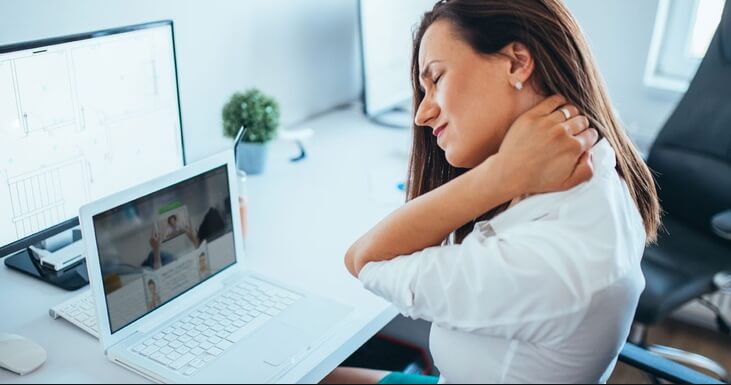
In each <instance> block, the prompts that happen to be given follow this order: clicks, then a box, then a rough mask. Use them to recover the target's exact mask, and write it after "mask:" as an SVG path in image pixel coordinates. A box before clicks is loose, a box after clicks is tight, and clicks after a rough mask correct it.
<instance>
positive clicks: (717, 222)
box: [711, 210, 731, 240]
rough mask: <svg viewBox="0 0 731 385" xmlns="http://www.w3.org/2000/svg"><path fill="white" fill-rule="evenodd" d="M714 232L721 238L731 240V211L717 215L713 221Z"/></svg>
mask: <svg viewBox="0 0 731 385" xmlns="http://www.w3.org/2000/svg"><path fill="white" fill-rule="evenodd" d="M711 225H712V226H713V231H714V232H715V233H716V234H718V236H719V237H721V238H724V239H728V240H731V210H727V211H724V212H722V213H720V214H717V215H716V216H714V217H713V219H712V220H711Z"/></svg>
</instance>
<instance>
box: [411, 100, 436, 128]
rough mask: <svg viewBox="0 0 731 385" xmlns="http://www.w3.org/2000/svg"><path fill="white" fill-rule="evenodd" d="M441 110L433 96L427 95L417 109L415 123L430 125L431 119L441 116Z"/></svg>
mask: <svg viewBox="0 0 731 385" xmlns="http://www.w3.org/2000/svg"><path fill="white" fill-rule="evenodd" d="M439 112H440V110H439V106H438V105H437V104H436V103H434V101H432V100H431V98H429V97H425V98H424V99H423V100H422V101H421V103H420V104H419V108H417V109H416V114H415V115H414V123H415V124H416V125H417V126H428V125H429V122H430V121H433V120H434V119H435V118H436V117H437V116H439Z"/></svg>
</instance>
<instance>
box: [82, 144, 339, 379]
mask: <svg viewBox="0 0 731 385" xmlns="http://www.w3.org/2000/svg"><path fill="white" fill-rule="evenodd" d="M236 181H237V179H236V168H235V165H234V158H233V155H232V153H231V152H226V153H222V154H220V155H216V156H214V157H211V158H209V159H206V160H204V161H201V162H198V163H195V164H193V165H190V166H187V167H185V168H184V169H182V170H180V171H177V172H174V173H171V174H169V175H167V176H164V177H161V178H159V179H156V180H154V181H150V182H147V183H145V184H143V185H140V186H138V187H135V188H132V189H129V190H126V191H123V192H120V193H118V194H115V195H113V196H111V197H108V198H105V199H102V200H99V201H97V202H94V203H91V204H89V205H86V206H84V207H82V208H81V213H80V220H81V226H82V232H83V234H84V241H85V245H86V258H87V263H88V268H89V280H90V283H91V291H92V295H93V299H94V303H95V304H96V305H95V306H96V309H97V314H98V315H99V316H98V320H97V321H98V327H99V334H100V340H101V343H102V346H103V349H104V353H105V354H106V355H107V357H108V358H109V359H110V360H112V361H113V362H115V363H117V364H119V365H122V366H124V367H125V368H127V369H129V370H132V371H134V372H136V373H138V374H141V375H143V376H144V377H146V378H148V379H151V380H153V381H156V382H163V383H201V382H210V383H234V382H236V383H266V382H274V381H276V380H277V379H278V378H280V377H281V376H282V375H284V374H285V373H286V372H287V370H288V369H289V368H291V367H292V366H294V365H295V364H296V363H297V362H298V361H300V360H301V359H303V358H304V357H305V356H306V355H307V354H308V353H309V352H311V351H312V350H314V349H315V348H316V347H318V346H319V345H320V344H322V343H323V342H324V341H325V340H326V339H328V338H329V337H330V336H332V335H333V334H334V332H335V330H336V328H337V327H338V325H339V324H340V323H342V322H343V321H344V320H345V319H346V317H347V316H348V314H349V313H350V311H351V310H352V309H351V308H349V307H347V306H345V305H342V304H338V303H336V302H333V301H331V300H328V299H325V298H321V297H318V296H316V295H312V294H309V293H307V292H306V291H305V290H301V289H299V288H295V287H290V286H288V285H286V284H281V283H277V282H274V281H271V280H269V279H267V278H266V277H262V276H258V275H256V274H254V273H252V272H251V271H249V270H248V269H247V268H246V258H245V254H244V248H243V240H242V237H241V236H240V234H241V222H240V217H239V215H237V214H238V213H239V207H238V205H239V200H238V191H237V188H238V183H237V182H236ZM234 213H236V214H234ZM173 216H175V217H173ZM164 226H168V227H169V228H168V229H163V227H164ZM173 240H174V241H173Z"/></svg>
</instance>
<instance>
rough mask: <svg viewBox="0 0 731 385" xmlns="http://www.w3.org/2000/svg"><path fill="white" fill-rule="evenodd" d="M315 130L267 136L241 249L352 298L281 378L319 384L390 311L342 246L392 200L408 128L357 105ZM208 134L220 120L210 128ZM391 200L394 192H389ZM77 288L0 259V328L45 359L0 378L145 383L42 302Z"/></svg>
mask: <svg viewBox="0 0 731 385" xmlns="http://www.w3.org/2000/svg"><path fill="white" fill-rule="evenodd" d="M302 127H303V128H312V129H313V130H314V131H315V135H314V137H313V138H312V139H309V140H307V141H306V147H307V150H308V158H307V159H306V160H304V161H301V162H298V163H291V162H289V158H290V157H293V156H295V155H296V154H297V148H296V146H295V145H294V144H292V143H287V142H275V143H274V144H273V145H272V147H271V149H270V154H269V164H268V169H267V170H266V171H265V173H264V174H262V175H260V176H250V177H249V179H248V183H247V184H248V196H249V234H248V239H247V253H248V256H249V257H250V258H251V259H250V261H251V262H252V267H253V268H254V270H256V271H258V272H261V273H263V274H267V275H271V276H273V277H274V278H276V279H280V280H283V281H285V282H290V283H292V284H294V285H298V286H302V287H305V288H308V289H309V290H311V291H313V292H315V293H317V294H321V295H324V296H326V297H330V298H332V299H335V300H338V301H341V302H343V303H346V304H350V305H351V306H353V307H354V308H355V311H354V314H353V319H352V322H349V323H348V324H347V325H346V326H345V327H344V328H342V329H340V330H338V332H337V333H336V335H335V336H334V337H333V338H332V339H330V340H329V341H328V342H327V343H326V344H324V345H323V346H322V347H321V348H320V349H318V350H317V351H316V352H314V353H313V354H312V355H310V356H309V357H308V358H307V359H305V360H304V361H303V362H301V363H300V364H299V365H297V366H296V367H295V368H293V369H292V370H291V371H290V372H288V373H287V374H286V375H285V376H284V377H283V378H281V380H280V381H281V382H283V383H294V382H302V383H313V382H318V381H319V380H320V379H322V378H323V377H324V376H325V375H327V374H328V373H329V372H330V371H331V370H332V369H334V368H335V367H336V366H338V365H339V364H340V363H341V362H342V361H343V360H344V359H345V358H347V357H348V356H349V355H350V354H352V353H353V352H354V351H355V350H356V349H357V348H358V347H360V346H361V345H362V344H363V343H364V342H366V341H367V340H368V339H369V338H370V337H372V336H373V335H374V334H375V333H376V332H378V331H379V330H380V329H381V328H382V327H383V326H385V325H386V324H387V323H388V322H389V321H391V320H392V319H393V318H394V317H395V316H396V314H397V312H396V310H395V309H394V308H393V307H392V306H390V305H389V304H388V303H386V302H384V301H383V300H381V299H380V298H377V297H375V296H373V295H371V294H370V293H368V292H366V291H365V290H364V289H363V288H362V287H361V285H360V283H359V282H358V281H357V280H355V279H353V278H352V277H350V276H349V275H348V273H347V272H346V270H345V268H344V265H343V256H344V254H345V251H346V250H347V248H348V247H349V246H350V244H351V243H352V242H353V241H354V240H355V239H357V237H358V236H360V235H361V234H363V233H364V232H365V231H367V230H368V228H370V227H371V226H372V225H374V224H375V223H376V222H378V221H379V220H380V219H381V218H383V217H384V216H385V215H387V214H388V213H389V212H390V211H392V210H393V209H394V208H396V207H397V206H398V205H399V202H398V200H397V199H393V198H394V195H391V192H392V189H395V188H396V182H397V181H395V180H394V176H395V178H398V176H399V175H404V176H405V173H406V164H407V161H408V151H409V146H410V144H411V141H410V130H395V129H389V128H383V127H378V126H374V125H372V124H370V123H368V122H367V120H366V119H365V118H363V117H362V116H361V114H360V112H359V111H358V110H357V109H356V108H349V109H347V110H342V111H336V112H334V113H331V114H328V115H326V116H323V117H321V118H319V119H316V120H314V121H312V122H308V123H306V124H303V125H302ZM211 129H212V132H214V131H215V134H217V132H218V128H215V127H212V128H211ZM395 196H396V198H397V197H398V193H396V194H395ZM76 294H78V293H69V292H65V291H62V290H60V289H56V288H55V287H52V286H50V285H48V284H46V283H43V282H40V281H37V280H35V279H33V278H30V277H26V276H24V275H22V274H20V273H17V272H15V271H12V270H9V269H8V268H6V267H5V265H2V266H0V309H2V310H1V312H2V315H1V316H0V332H7V333H15V334H20V335H23V336H26V337H29V338H31V339H33V340H35V341H36V342H38V343H39V344H41V345H42V346H43V347H44V348H45V349H46V350H47V351H48V361H47V362H46V363H45V364H44V366H42V367H41V368H40V369H38V370H37V371H36V372H34V373H31V374H29V375H27V376H25V377H19V376H16V375H14V374H11V373H9V372H6V371H3V370H0V383H48V382H52V383H64V382H65V383H111V382H115V383H140V382H147V381H146V380H145V379H144V378H142V377H139V376H137V375H135V374H133V373H131V372H129V371H127V370H125V369H123V368H121V367H120V366H117V365H115V364H113V363H111V362H109V361H108V360H107V359H106V358H105V357H104V356H103V353H102V351H101V348H100V345H99V343H98V342H97V340H96V339H94V338H92V337H91V336H89V335H87V334H86V333H84V332H82V331H81V330H79V329H77V328H76V327H74V326H72V325H71V324H69V323H67V322H66V321H63V320H53V319H51V317H49V316H48V309H49V308H50V307H51V306H53V305H55V304H58V303H60V302H62V301H64V300H66V299H69V298H71V297H72V296H74V295H76Z"/></svg>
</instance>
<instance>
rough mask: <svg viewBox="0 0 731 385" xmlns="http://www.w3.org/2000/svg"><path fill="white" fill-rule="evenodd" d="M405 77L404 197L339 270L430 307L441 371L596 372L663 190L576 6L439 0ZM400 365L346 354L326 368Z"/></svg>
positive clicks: (355, 373) (343, 377) (415, 314)
mask: <svg viewBox="0 0 731 385" xmlns="http://www.w3.org/2000/svg"><path fill="white" fill-rule="evenodd" d="M412 80H413V84H414V103H415V104H414V105H415V110H416V114H415V129H414V141H413V148H412V155H411V162H410V168H409V179H408V188H407V195H408V202H407V203H406V204H405V205H404V206H403V207H401V208H400V209H399V210H397V211H395V212H394V213H393V214H391V215H390V216H389V217H387V218H386V219H385V220H383V221H382V222H381V223H379V224H378V225H376V226H375V227H374V228H373V229H371V230H370V231H369V232H368V233H367V234H365V235H364V236H363V237H362V238H361V239H359V240H358V241H357V242H356V243H355V244H354V245H353V246H352V247H351V248H350V250H348V252H347V255H346V258H345V259H346V261H345V263H346V266H347V268H348V270H349V271H350V272H351V273H352V274H353V275H354V276H356V277H358V278H359V279H360V280H361V281H362V282H363V284H364V286H365V287H366V288H367V289H369V290H371V291H373V292H374V293H376V294H378V295H380V296H382V297H383V298H385V299H387V300H389V301H391V302H392V303H393V304H394V305H395V306H396V307H397V308H398V309H399V310H400V311H401V312H402V313H403V314H404V315H407V316H410V317H412V318H421V319H425V320H427V321H431V322H432V323H433V326H432V331H431V338H430V348H431V352H432V356H433V357H434V360H435V364H436V366H437V367H438V368H439V370H440V372H441V374H442V376H443V377H442V381H444V382H456V383H473V382H483V383H492V382H495V383H502V382H532V383H545V382H583V383H589V382H605V381H606V380H607V378H608V376H609V374H610V373H611V371H612V369H613V367H614V364H615V362H616V358H617V356H618V354H619V351H620V349H621V347H622V345H623V343H624V341H625V340H626V338H627V335H628V333H629V328H630V326H631V322H632V318H633V316H634V311H635V307H636V305H637V301H638V299H639V296H640V293H641V292H642V290H643V288H644V279H643V276H642V272H641V270H640V260H641V257H642V253H643V250H644V246H645V244H646V242H651V241H653V240H654V239H655V236H656V231H657V227H658V223H659V204H658V201H657V195H656V191H655V186H654V182H653V179H652V177H651V174H650V172H649V170H648V168H647V167H646V165H645V164H644V163H643V161H642V160H641V158H640V156H639V155H638V153H637V151H636V150H635V148H634V147H633V145H632V144H631V143H630V141H629V140H628V138H627V136H626V135H625V134H624V132H623V131H622V128H621V126H620V124H619V121H618V119H617V118H616V116H615V114H614V113H613V111H612V108H611V106H610V103H609V98H608V96H607V94H606V91H605V89H604V86H603V83H602V80H601V78H600V76H599V73H598V71H597V69H596V65H595V64H594V62H593V60H592V58H591V55H590V52H589V49H588V47H587V44H586V42H585V40H584V38H583V37H582V34H581V32H580V29H579V27H578V25H577V23H576V21H575V20H574V19H573V17H572V16H571V15H570V13H569V12H568V10H567V9H566V7H565V6H564V5H563V4H562V3H561V2H560V1H559V0H510V1H504V0H449V1H442V2H439V3H437V4H436V5H435V6H434V8H433V10H432V11H431V12H428V13H426V14H425V15H424V17H423V19H422V22H421V25H420V27H419V29H418V30H417V31H416V33H415V39H414V50H413V60H412ZM550 95H563V96H550ZM590 126H591V127H593V128H596V130H594V129H593V128H589V127H590ZM595 143H596V144H595ZM592 146H593V147H592ZM589 150H590V151H589ZM412 380H413V379H411V378H408V377H402V376H400V375H398V374H389V373H385V372H376V371H367V370H358V369H345V368H343V369H338V370H336V371H335V372H333V373H332V374H331V376H329V377H328V378H327V379H326V382H329V381H333V382H371V383H373V382H382V383H399V382H407V383H408V382H410V381H412ZM416 381H421V382H436V379H432V378H418V379H416Z"/></svg>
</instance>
